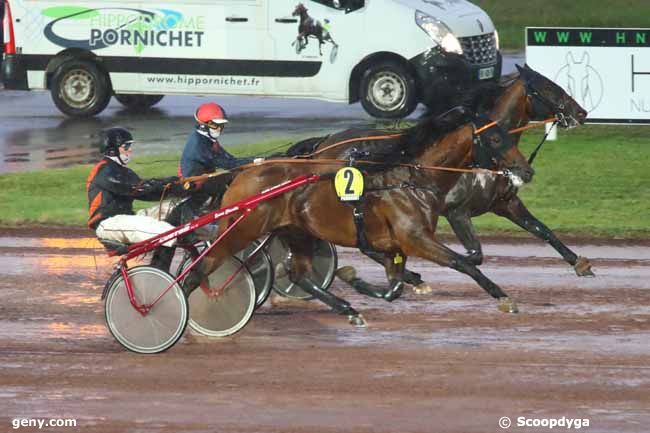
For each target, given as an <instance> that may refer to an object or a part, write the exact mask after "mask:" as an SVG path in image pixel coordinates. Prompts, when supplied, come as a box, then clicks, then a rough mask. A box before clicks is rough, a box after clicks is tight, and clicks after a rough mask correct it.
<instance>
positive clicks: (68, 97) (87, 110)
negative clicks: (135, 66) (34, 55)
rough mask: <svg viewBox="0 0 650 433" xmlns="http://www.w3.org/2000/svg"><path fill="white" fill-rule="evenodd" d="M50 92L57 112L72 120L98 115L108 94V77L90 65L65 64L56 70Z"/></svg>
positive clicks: (109, 96) (75, 61) (78, 63)
mask: <svg viewBox="0 0 650 433" xmlns="http://www.w3.org/2000/svg"><path fill="white" fill-rule="evenodd" d="M50 91H51V94H52V100H53V101H54V104H55V105H56V106H57V108H58V109H59V110H61V111H62V112H63V113H64V114H67V115H68V116H72V117H89V116H94V115H95V114H99V113H100V112H101V111H102V110H104V108H106V106H107V105H108V102H109V101H110V100H111V93H112V91H111V82H110V79H109V78H108V75H107V74H106V73H105V72H104V71H102V70H101V69H100V68H99V67H98V66H97V65H96V64H95V63H94V62H92V61H89V60H81V59H72V60H68V61H66V62H64V63H63V64H61V66H59V67H58V68H57V70H56V71H55V72H54V76H53V77H52V86H51V89H50Z"/></svg>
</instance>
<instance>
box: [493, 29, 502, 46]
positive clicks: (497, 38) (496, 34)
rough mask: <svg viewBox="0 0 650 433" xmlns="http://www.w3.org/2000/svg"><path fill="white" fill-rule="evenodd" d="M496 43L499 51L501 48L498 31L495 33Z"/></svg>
mask: <svg viewBox="0 0 650 433" xmlns="http://www.w3.org/2000/svg"><path fill="white" fill-rule="evenodd" d="M494 42H496V44H497V51H499V48H501V47H500V46H499V45H500V44H499V32H497V31H496V30H495V31H494Z"/></svg>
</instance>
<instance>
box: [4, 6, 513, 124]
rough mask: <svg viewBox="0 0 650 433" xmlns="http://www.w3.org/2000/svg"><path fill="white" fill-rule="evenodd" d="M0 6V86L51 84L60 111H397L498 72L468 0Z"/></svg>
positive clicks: (493, 45)
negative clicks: (211, 105)
mask: <svg viewBox="0 0 650 433" xmlns="http://www.w3.org/2000/svg"><path fill="white" fill-rule="evenodd" d="M0 1H6V14H5V15H6V16H5V23H4V28H5V42H6V43H5V52H6V55H5V58H4V61H3V64H2V78H3V81H4V85H5V88H7V89H16V90H32V89H38V90H50V92H51V94H52V99H53V100H54V103H55V104H56V106H57V107H58V108H59V109H60V110H61V111H62V112H64V113H65V114H68V115H70V116H92V115H95V114H97V113H99V112H101V111H102V110H103V109H104V108H105V107H106V105H107V104H108V102H109V100H110V98H111V96H112V95H115V96H116V98H117V99H118V100H119V101H120V102H122V103H123V104H125V105H127V106H139V107H144V106H151V105H153V104H155V103H156V102H158V101H159V100H160V99H162V97H163V95H171V94H182V95H214V94H236V95H264V96H283V97H309V98H320V99H325V100H329V101H339V102H348V103H353V102H357V101H359V100H361V103H362V104H363V107H364V108H365V110H366V111H367V112H368V113H369V114H371V115H372V116H375V117H383V118H400V117H404V116H406V115H408V114H410V113H411V112H412V111H413V110H414V109H415V106H416V105H417V103H418V102H420V100H421V97H420V95H421V93H422V92H421V90H422V88H423V86H425V85H426V86H428V87H429V86H432V85H434V86H440V88H441V89H442V88H443V87H444V86H447V85H448V82H447V80H448V79H449V78H450V77H452V76H453V77H458V75H459V74H464V75H467V77H468V79H470V80H474V81H476V80H483V79H494V78H498V77H499V75H500V74H501V57H500V54H499V51H498V36H497V32H496V31H495V28H494V25H493V23H492V21H491V20H490V18H489V17H488V15H487V14H486V13H485V12H484V11H482V10H481V9H480V8H479V7H478V6H476V5H474V4H472V3H470V2H468V1H467V0H185V1H183V2H180V1H177V0H176V1H172V0H158V1H156V2H148V1H133V0H102V1H98V0H97V1H93V0H69V1H66V0H0Z"/></svg>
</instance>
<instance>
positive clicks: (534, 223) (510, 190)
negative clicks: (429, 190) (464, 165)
mask: <svg viewBox="0 0 650 433" xmlns="http://www.w3.org/2000/svg"><path fill="white" fill-rule="evenodd" d="M518 70H519V75H518V76H517V77H516V78H514V79H513V78H510V79H509V80H507V81H506V84H505V85H501V84H499V83H488V84H485V85H483V86H479V87H477V88H475V89H474V90H473V91H472V92H471V94H470V95H468V96H466V97H464V99H465V100H466V101H465V103H466V105H468V106H469V108H470V109H471V110H472V111H479V112H484V113H485V114H486V115H487V116H489V117H490V118H491V119H492V120H495V121H497V122H498V123H499V125H500V126H501V127H503V128H504V129H506V130H511V129H513V128H521V127H524V126H526V125H527V124H528V123H529V121H530V120H538V121H541V120H545V119H548V118H549V117H553V116H555V117H556V118H557V119H559V121H558V122H559V125H560V126H561V127H564V128H572V127H575V126H577V125H579V124H582V123H584V121H585V118H586V116H587V112H586V111H585V110H584V109H583V108H582V107H581V106H580V105H579V104H578V103H577V102H576V101H575V100H574V99H573V98H571V96H569V95H568V94H567V93H566V92H565V91H564V90H563V89H562V88H561V87H559V86H558V85H556V84H555V83H553V82H552V81H551V80H549V79H548V78H546V77H544V76H543V75H541V74H539V73H537V72H536V71H534V70H532V69H531V68H529V67H528V66H524V67H523V68H520V67H518ZM486 103H487V104H488V105H487V106H485V107H483V105H485V104H486ZM479 105H480V107H479ZM512 138H513V141H514V143H515V144H518V143H519V140H520V138H521V132H517V133H515V134H514V135H512ZM338 140H340V138H339V137H336V136H330V137H327V138H323V139H322V140H320V142H319V143H318V144H317V145H316V146H313V148H312V149H311V150H312V151H314V150H316V151H318V149H324V148H326V147H327V146H328V145H331V143H335V142H336V141H338ZM305 142H307V140H305ZM303 146H304V145H303ZM353 146H354V147H355V148H357V151H358V149H362V150H365V151H368V152H371V153H372V152H376V151H377V149H379V148H381V147H382V146H383V143H382V142H374V143H367V144H365V145H364V146H360V145H359V144H358V143H354V144H349V145H345V146H337V147H335V148H332V149H331V150H325V151H324V152H322V153H320V154H318V156H317V157H318V158H334V157H339V158H340V157H345V156H346V155H347V154H348V153H349V151H350V150H349V149H350V148H351V147H353ZM499 167H500V166H499V165H496V166H493V167H492V168H499ZM519 184H520V183H519V182H518V181H517V184H514V183H513V181H512V177H504V176H494V175H492V174H491V173H489V172H484V173H466V174H463V175H462V176H460V179H459V180H458V182H457V183H456V184H455V185H454V187H453V188H451V189H450V190H449V192H448V193H447V194H446V196H445V198H444V201H443V206H442V207H441V209H440V213H441V215H443V216H445V217H446V218H447V220H448V221H449V223H450V225H451V227H452V229H453V230H454V233H455V234H456V236H457V237H458V239H459V240H460V241H461V243H462V244H463V246H464V247H465V248H466V249H467V251H468V254H467V256H466V258H467V259H468V260H469V261H470V262H471V263H473V264H475V265H480V264H481V263H482V261H483V253H482V249H481V243H480V241H479V239H478V237H477V236H476V232H475V230H474V227H473V225H472V222H471V218H472V217H475V216H479V215H482V214H484V213H487V212H494V213H495V214H497V215H500V216H503V217H505V218H508V219H510V220H511V221H512V222H514V223H515V224H517V225H519V226H520V227H522V228H524V229H525V230H527V231H529V232H530V233H532V234H533V235H535V236H537V237H538V238H540V239H542V240H544V241H546V242H548V243H549V244H550V245H551V246H553V248H555V249H556V250H557V251H558V252H559V253H560V254H561V255H562V257H563V258H564V260H565V261H567V262H568V263H569V264H571V265H572V266H573V267H574V269H575V272H576V274H577V275H578V276H590V275H593V272H592V271H591V264H590V263H589V260H587V259H586V258H584V257H579V256H577V255H576V254H575V253H574V252H573V251H571V250H570V249H569V248H568V247H567V246H566V245H564V244H563V243H562V242H561V241H560V240H559V239H558V238H557V236H556V235H555V234H554V233H553V232H552V231H551V230H550V229H549V228H548V227H547V226H546V225H544V224H543V223H542V222H541V221H539V220H538V219H537V218H535V217H534V216H533V215H532V214H531V213H530V211H528V209H527V208H526V206H525V205H524V204H523V202H522V201H521V199H520V198H519V197H518V196H517V190H518V186H519ZM368 255H369V256H370V257H371V258H372V259H373V260H375V261H377V262H379V263H382V262H383V261H384V257H383V256H382V255H379V254H375V253H372V252H371V253H370V254H368ZM338 275H339V277H341V278H342V279H343V280H345V281H346V282H348V283H349V284H351V285H352V286H353V287H354V288H355V289H357V290H358V291H360V292H366V293H367V294H371V293H372V292H373V290H374V292H375V294H377V293H379V294H380V292H377V291H376V289H374V288H372V286H369V285H368V284H367V283H365V282H364V281H363V280H360V279H358V278H356V272H355V271H354V269H352V268H350V267H344V268H342V269H341V270H340V272H339V273H338ZM405 281H406V282H408V283H410V284H413V285H414V286H416V291H418V292H426V291H430V288H429V286H428V285H426V284H425V283H424V282H423V281H422V279H421V278H420V276H419V275H418V274H416V273H412V272H409V271H406V273H405ZM371 296H372V295H371Z"/></svg>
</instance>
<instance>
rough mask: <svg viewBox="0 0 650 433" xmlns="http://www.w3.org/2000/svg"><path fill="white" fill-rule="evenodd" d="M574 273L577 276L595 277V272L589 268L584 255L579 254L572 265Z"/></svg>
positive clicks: (589, 265) (589, 264)
mask: <svg viewBox="0 0 650 433" xmlns="http://www.w3.org/2000/svg"><path fill="white" fill-rule="evenodd" d="M573 269H575V271H576V275H577V276H579V277H595V276H596V274H594V272H593V271H592V270H591V263H590V262H589V259H588V258H586V257H582V256H579V257H578V260H577V261H576V265H575V266H574V267H573Z"/></svg>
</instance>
